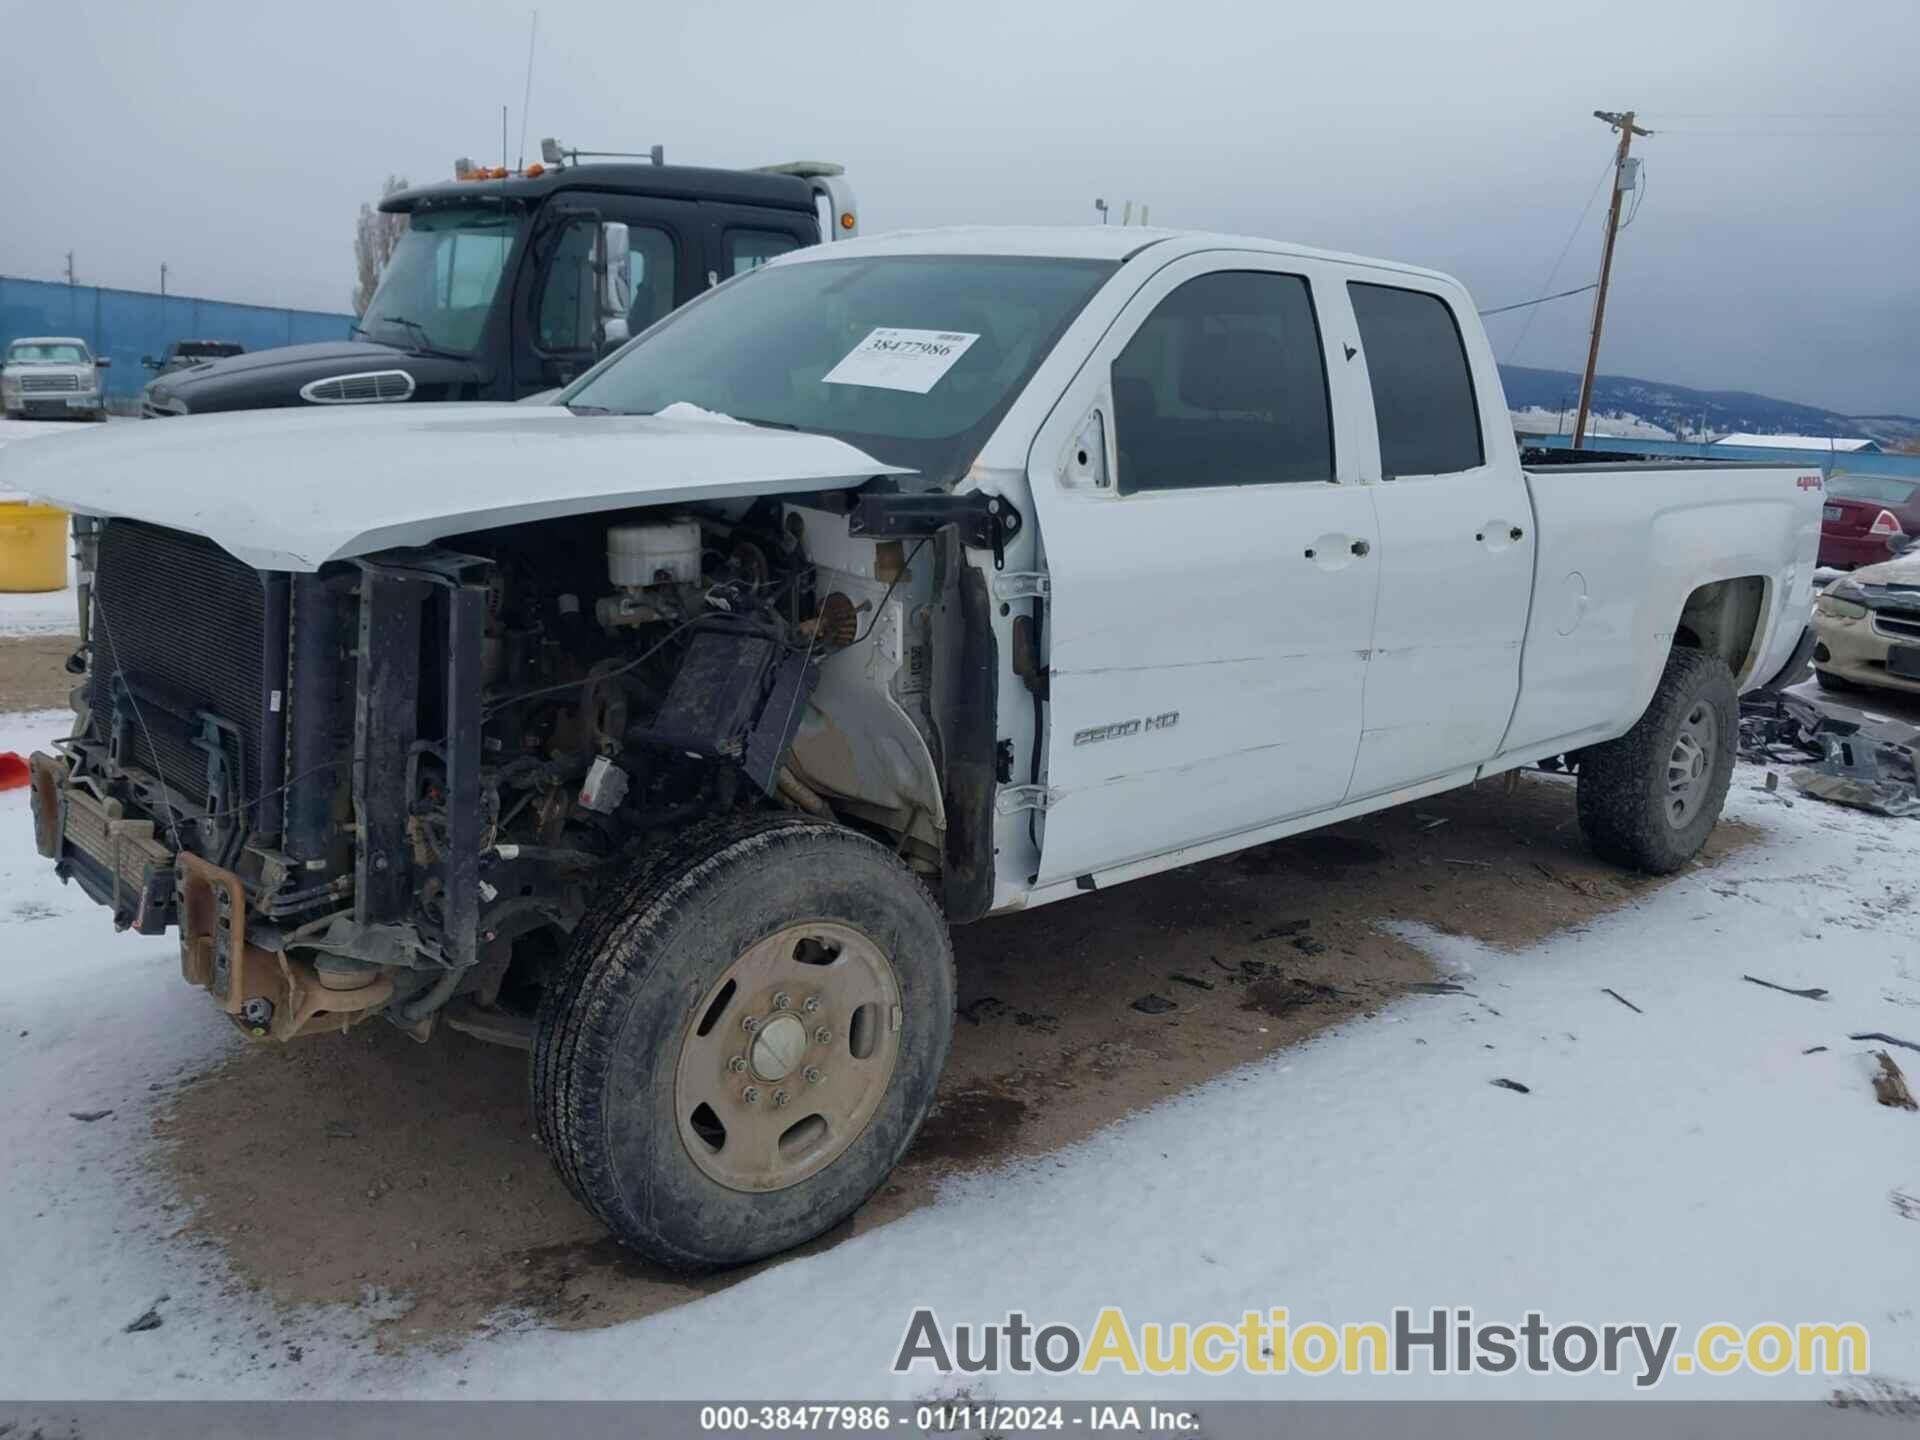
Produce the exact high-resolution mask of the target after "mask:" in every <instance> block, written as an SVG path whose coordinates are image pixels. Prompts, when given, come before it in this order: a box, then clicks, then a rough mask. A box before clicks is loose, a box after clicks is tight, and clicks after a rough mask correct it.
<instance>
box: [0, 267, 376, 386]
mask: <svg viewBox="0 0 1920 1440" xmlns="http://www.w3.org/2000/svg"><path fill="white" fill-rule="evenodd" d="M352 323H353V317H352V316H351V315H329V314H326V313H325V312H323V311H319V310H281V309H276V308H274V307H271V306H266V305H234V304H230V303H229V302H227V301H225V300H201V299H198V298H196V297H194V296H192V295H156V294H153V293H152V292H150V291H144V290H108V289H104V288H102V287H100V286H97V285H63V284H60V283H58V282H57V281H47V280H16V279H13V278H11V277H9V276H6V275H0V346H4V345H5V344H6V343H7V342H8V341H10V340H14V339H17V338H18V337H20V336H22V335H77V336H79V337H80V338H81V339H82V340H85V341H86V342H87V344H88V345H89V346H90V347H91V348H92V350H93V353H94V354H95V355H104V356H106V357H108V358H109V359H111V360H112V361H113V364H112V366H111V367H109V368H108V369H106V370H104V371H102V372H101V376H102V378H103V379H104V380H105V381H106V386H107V394H108V395H109V396H118V397H120V398H122V399H127V400H131V399H133V398H135V397H137V396H138V395H139V394H140V390H141V387H143V386H144V385H145V384H146V383H147V382H148V381H149V380H151V379H152V378H153V372H152V371H151V370H148V369H147V368H146V367H145V366H143V365H142V364H141V363H140V359H141V357H142V356H143V355H152V356H155V357H156V358H157V357H158V356H159V354H160V352H161V351H162V350H164V349H166V348H167V346H168V345H170V344H172V343H173V342H174V341H176V340H231V341H233V342H235V343H236V344H240V345H244V346H246V347H247V349H249V350H268V349H271V348H273V347H274V346H276V345H302V344H306V343H308V342H310V341H314V340H344V339H346V337H347V327H348V326H349V325H351V324H352Z"/></svg>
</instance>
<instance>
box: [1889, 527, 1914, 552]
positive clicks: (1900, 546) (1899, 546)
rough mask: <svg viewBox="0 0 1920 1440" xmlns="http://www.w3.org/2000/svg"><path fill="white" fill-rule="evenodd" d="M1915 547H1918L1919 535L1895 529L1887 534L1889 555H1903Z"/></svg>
mask: <svg viewBox="0 0 1920 1440" xmlns="http://www.w3.org/2000/svg"><path fill="white" fill-rule="evenodd" d="M1916 548H1920V535H1909V534H1907V533H1906V532H1905V531H1902V530H1896V531H1894V532H1893V533H1892V534H1891V535H1889V536H1887V553H1888V554H1889V555H1905V554H1906V553H1907V552H1908V551H1909V550H1913V549H1916Z"/></svg>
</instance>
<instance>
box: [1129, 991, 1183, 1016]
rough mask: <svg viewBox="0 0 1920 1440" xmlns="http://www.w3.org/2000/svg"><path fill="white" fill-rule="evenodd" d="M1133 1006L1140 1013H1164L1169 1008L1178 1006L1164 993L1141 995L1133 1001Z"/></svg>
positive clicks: (1173, 1008)
mask: <svg viewBox="0 0 1920 1440" xmlns="http://www.w3.org/2000/svg"><path fill="white" fill-rule="evenodd" d="M1133 1008H1134V1009H1136V1010H1138V1011H1139V1012H1140V1013H1141V1014H1142V1015H1164V1014H1166V1013H1167V1012H1168V1011H1169V1010H1175V1009H1178V1008H1179V1007H1178V1006H1176V1005H1175V1004H1174V1003H1173V1001H1171V1000H1169V999H1167V997H1166V996H1164V995H1142V996H1141V997H1140V998H1139V999H1138V1000H1136V1001H1134V1002H1133Z"/></svg>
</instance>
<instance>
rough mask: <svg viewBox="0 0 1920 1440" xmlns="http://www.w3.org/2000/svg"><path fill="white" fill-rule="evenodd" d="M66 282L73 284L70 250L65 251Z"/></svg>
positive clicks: (71, 253)
mask: <svg viewBox="0 0 1920 1440" xmlns="http://www.w3.org/2000/svg"><path fill="white" fill-rule="evenodd" d="M67 283H68V284H69V285H71V284H73V252H72V251H71V250H69V251H68V252H67Z"/></svg>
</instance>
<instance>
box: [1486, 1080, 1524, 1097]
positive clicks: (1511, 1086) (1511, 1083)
mask: <svg viewBox="0 0 1920 1440" xmlns="http://www.w3.org/2000/svg"><path fill="white" fill-rule="evenodd" d="M1488 1083H1489V1084H1492V1085H1498V1086H1499V1087H1500V1088H1501V1089H1502V1090H1517V1091H1519V1092H1520V1093H1521V1094H1522V1095H1531V1094H1532V1093H1533V1087H1532V1086H1531V1085H1522V1084H1521V1083H1520V1082H1519V1081H1518V1080H1509V1079H1507V1077H1506V1076H1504V1075H1502V1076H1500V1077H1499V1078H1498V1079H1495V1080H1491V1081H1489V1082H1488Z"/></svg>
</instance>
